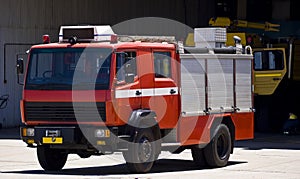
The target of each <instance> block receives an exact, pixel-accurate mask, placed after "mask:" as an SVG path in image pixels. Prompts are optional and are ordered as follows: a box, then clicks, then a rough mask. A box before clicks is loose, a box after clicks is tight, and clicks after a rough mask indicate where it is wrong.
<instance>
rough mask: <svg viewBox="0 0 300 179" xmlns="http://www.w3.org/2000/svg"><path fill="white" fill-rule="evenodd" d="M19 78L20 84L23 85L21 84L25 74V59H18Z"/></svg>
mask: <svg viewBox="0 0 300 179" xmlns="http://www.w3.org/2000/svg"><path fill="white" fill-rule="evenodd" d="M16 67H17V76H18V79H17V81H18V84H19V85H23V82H20V75H23V74H24V60H23V58H18V60H17V66H16Z"/></svg>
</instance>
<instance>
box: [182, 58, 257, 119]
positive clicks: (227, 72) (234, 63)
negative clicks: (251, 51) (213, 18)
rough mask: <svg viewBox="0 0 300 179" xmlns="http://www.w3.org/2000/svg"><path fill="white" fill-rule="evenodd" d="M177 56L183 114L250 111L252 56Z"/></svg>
mask: <svg viewBox="0 0 300 179" xmlns="http://www.w3.org/2000/svg"><path fill="white" fill-rule="evenodd" d="M180 57H181V64H182V65H181V109H182V111H181V113H182V115H183V116H193V115H201V114H202V115H205V114H209V113H223V112H245V111H247V112H249V111H251V110H252V55H244V54H222V55H221V54H181V55H180Z"/></svg>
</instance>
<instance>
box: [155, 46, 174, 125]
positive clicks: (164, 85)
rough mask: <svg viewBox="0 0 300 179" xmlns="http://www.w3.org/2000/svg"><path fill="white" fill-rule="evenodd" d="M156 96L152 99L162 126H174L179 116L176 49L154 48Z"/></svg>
mask: <svg viewBox="0 0 300 179" xmlns="http://www.w3.org/2000/svg"><path fill="white" fill-rule="evenodd" d="M152 54H153V67H154V96H153V99H152V100H151V101H150V104H152V105H151V107H152V109H153V110H154V111H156V113H157V120H158V121H159V125H160V128H168V129H171V128H174V127H175V126H176V124H177V123H178V117H179V105H178V102H179V100H178V99H179V91H178V90H179V88H178V81H177V80H178V78H177V74H178V72H177V67H178V63H177V61H176V60H174V59H175V51H174V50H169V51H168V50H153V51H152Z"/></svg>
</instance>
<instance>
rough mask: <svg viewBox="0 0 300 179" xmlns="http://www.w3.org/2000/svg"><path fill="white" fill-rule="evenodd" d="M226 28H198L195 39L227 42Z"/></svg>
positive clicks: (198, 40) (196, 40)
mask: <svg viewBox="0 0 300 179" xmlns="http://www.w3.org/2000/svg"><path fill="white" fill-rule="evenodd" d="M226 40H227V36H226V28H196V29H195V30H194V41H195V43H197V42H205V41H208V42H226Z"/></svg>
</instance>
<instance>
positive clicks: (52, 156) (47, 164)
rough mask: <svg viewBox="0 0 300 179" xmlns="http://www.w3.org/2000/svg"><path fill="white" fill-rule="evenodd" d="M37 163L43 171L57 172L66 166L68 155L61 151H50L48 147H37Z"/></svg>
mask: <svg viewBox="0 0 300 179" xmlns="http://www.w3.org/2000/svg"><path fill="white" fill-rule="evenodd" d="M37 156H38V161H39V163H40V165H41V167H42V168H43V169H44V170H48V171H58V170H61V169H62V168H63V167H64V165H65V164H66V161H67V158H68V154H67V153H66V152H64V151H63V150H59V149H51V148H50V147H49V146H44V145H41V146H38V147H37Z"/></svg>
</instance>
